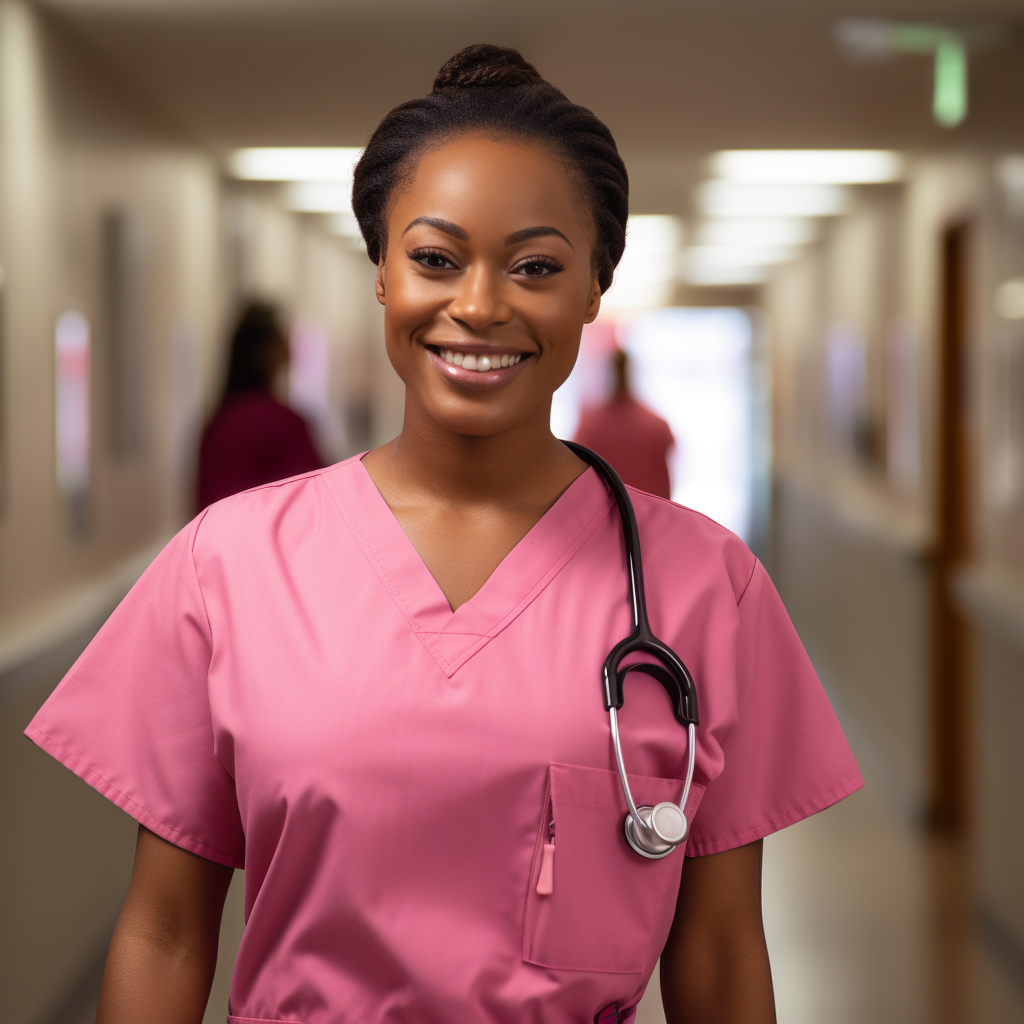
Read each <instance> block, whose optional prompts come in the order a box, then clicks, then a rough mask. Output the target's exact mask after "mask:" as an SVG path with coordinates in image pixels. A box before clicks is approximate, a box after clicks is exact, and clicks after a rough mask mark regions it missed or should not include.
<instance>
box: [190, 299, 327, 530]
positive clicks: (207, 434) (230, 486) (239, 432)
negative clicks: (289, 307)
mask: <svg viewBox="0 0 1024 1024" xmlns="http://www.w3.org/2000/svg"><path fill="white" fill-rule="evenodd" d="M287 365H288V341H287V339H286V337H285V334H284V331H283V330H282V329H281V323H280V320H279V319H278V316H277V311H276V310H275V309H274V307H273V306H271V305H270V304H269V303H264V302H250V303H249V304H248V305H247V306H246V307H245V308H244V309H243V311H242V315H241V317H240V318H239V321H238V325H237V326H236V327H235V332H234V334H233V336H232V339H231V361H230V364H229V366H228V379H227V384H226V386H225V388H224V398H223V400H222V401H221V404H220V408H219V409H218V410H217V412H216V413H215V414H214V417H213V419H212V420H210V423H209V424H208V425H207V427H206V430H204V431H203V439H202V441H201V442H200V446H199V474H198V476H199V479H198V486H197V495H196V508H197V510H198V511H202V510H203V509H204V508H206V507H207V506H208V505H212V504H213V503H214V502H215V501H220V499H221V498H226V497H227V496H228V495H229V494H237V493H238V492H239V491H244V490H247V489H248V488H250V487H258V486H259V485H260V484H266V483H270V482H271V481H273V480H281V479H284V478H285V477H289V476H295V475H296V474H298V473H306V472H309V471H310V470H314V469H320V468H321V467H322V466H323V462H322V460H321V458H320V455H319V453H318V452H317V450H316V446H315V445H314V444H313V439H312V438H311V437H310V435H309V428H308V427H307V426H306V421H305V420H304V419H303V418H302V417H301V416H300V415H299V414H298V413H296V412H294V411H293V410H291V409H289V408H288V406H286V405H282V403H281V402H279V401H278V400H277V399H276V398H275V397H274V393H273V383H274V378H275V377H276V376H277V374H278V373H279V372H280V371H281V370H282V369H283V368H284V367H285V366H287Z"/></svg>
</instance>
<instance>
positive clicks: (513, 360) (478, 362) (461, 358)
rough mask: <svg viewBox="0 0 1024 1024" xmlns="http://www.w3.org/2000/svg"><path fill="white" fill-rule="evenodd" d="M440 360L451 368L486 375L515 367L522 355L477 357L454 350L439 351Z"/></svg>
mask: <svg viewBox="0 0 1024 1024" xmlns="http://www.w3.org/2000/svg"><path fill="white" fill-rule="evenodd" d="M441 358H442V359H444V361H445V362H446V363H449V364H451V365H452V366H461V367H462V368H463V369H465V370H476V372H477V373H486V372H487V371H488V370H497V369H498V368H499V367H501V366H515V365H517V364H518V363H519V362H521V361H522V358H523V354H522V353H521V352H520V353H518V354H516V355H510V354H509V353H508V352H505V353H503V354H502V355H500V356H499V355H492V356H482V355H481V356H478V355H477V354H476V353H475V352H457V351H455V350H454V349H450V348H446V349H441Z"/></svg>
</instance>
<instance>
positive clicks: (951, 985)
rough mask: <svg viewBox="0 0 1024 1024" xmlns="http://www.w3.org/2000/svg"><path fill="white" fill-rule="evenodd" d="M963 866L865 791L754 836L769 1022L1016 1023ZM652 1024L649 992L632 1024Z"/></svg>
mask: <svg viewBox="0 0 1024 1024" xmlns="http://www.w3.org/2000/svg"><path fill="white" fill-rule="evenodd" d="M966 878H967V873H966V871H965V867H964V858H963V856H962V855H961V854H960V853H959V851H957V850H956V849H954V848H950V847H949V846H948V845H943V844H941V843H937V842H933V841H928V840H926V839H924V838H923V837H922V836H920V835H919V834H917V833H915V832H914V831H913V830H912V829H910V828H909V827H908V826H907V825H906V824H905V823H904V821H903V819H902V818H901V817H900V816H899V815H898V814H897V813H895V812H894V811H893V810H892V809H891V808H890V806H889V804H888V802H887V800H886V798H885V795H884V793H883V792H881V789H880V787H879V786H873V785H871V784H870V781H869V785H868V786H867V787H866V788H865V789H864V790H862V791H861V792H859V793H856V794H854V796H852V797H850V798H849V799H847V800H845V801H843V803H841V804H839V805H838V806H836V807H834V808H832V809H830V810H828V811H825V812H823V813H822V814H819V815H816V816H815V817H813V818H810V819H808V820H807V821H803V822H800V823H799V824H797V825H794V826H792V827H791V828H788V829H786V830H785V831H783V832H780V833H778V834H777V835H775V836H771V837H769V838H768V839H766V840H765V868H764V919H765V929H766V932H767V935H768V947H769V950H770V952H771V957H772V971H773V975H774V978H775V996H776V1003H777V1006H778V1016H779V1021H780V1022H781V1024H1024V978H1019V977H1018V978H1014V977H1013V976H1012V974H1011V973H1010V971H1009V970H1008V969H1006V968H1004V967H1002V966H1000V965H999V964H998V963H997V962H996V959H995V957H994V955H993V953H992V951H991V950H990V949H989V948H988V947H987V946H986V944H985V943H983V942H982V940H981V939H980V937H979V934H978V931H977V929H976V927H975V926H974V923H973V917H972V913H971V904H970V900H969V896H968V893H967V891H966V887H965V880H966ZM659 1022H664V1016H663V1015H662V1013H661V1009H660V1001H659V999H658V994H657V991H656V986H655V985H654V984H653V983H652V985H651V987H650V988H649V989H648V992H647V995H646V996H645V997H644V1001H643V1003H642V1004H641V1008H640V1012H639V1013H638V1015H637V1024H659Z"/></svg>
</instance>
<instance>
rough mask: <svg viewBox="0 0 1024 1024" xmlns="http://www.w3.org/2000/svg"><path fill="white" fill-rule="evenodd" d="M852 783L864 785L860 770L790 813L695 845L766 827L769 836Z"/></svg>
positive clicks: (727, 839) (720, 841)
mask: <svg viewBox="0 0 1024 1024" xmlns="http://www.w3.org/2000/svg"><path fill="white" fill-rule="evenodd" d="M851 782H860V784H861V786H863V785H864V778H863V776H862V775H861V773H860V771H859V770H858V771H856V772H854V773H853V775H850V776H849V777H848V778H846V779H844V780H843V781H842V782H840V783H839V784H838V785H836V786H833V787H832V788H831V789H829V790H826V791H825V792H824V793H819V794H818V796H816V797H814V798H813V799H811V800H807V801H805V802H804V803H802V804H798V805H797V806H796V807H791V808H790V809H789V810H788V811H783V813H782V814H777V815H775V817H774V818H765V819H764V820H763V821H759V822H758V823H757V824H756V825H751V826H750V827H749V828H744V829H741V830H740V831H739V832H732V833H730V834H729V835H727V836H716V837H715V838H714V839H705V840H699V841H697V842H695V843H694V844H693V845H694V846H695V847H697V848H699V849H704V848H705V847H706V846H715V845H717V844H718V843H727V842H728V841H729V840H730V839H739V838H740V837H741V836H745V835H747V834H748V833H749V832H757V831H759V830H760V829H762V828H765V827H766V826H767V831H766V832H765V833H764V834H763V835H769V834H770V833H771V832H772V831H777V830H776V829H774V828H773V826H775V825H776V824H777V823H778V822H780V821H783V820H784V819H786V818H789V817H790V816H791V815H793V814H800V813H802V812H803V811H805V810H806V809H807V808H808V807H812V806H813V805H814V804H817V803H820V802H821V801H822V800H828V799H829V797H831V796H832V794H833V793H838V792H839V791H840V790H841V789H845V788H846V787H847V786H849V785H850V783H851ZM858 788H860V787H858ZM851 792H853V791H851ZM847 795H849V794H847ZM825 806H826V807H827V806H830V805H829V804H826V805H825ZM824 809H825V808H824V807H822V808H821V810H824ZM799 820H801V819H799V818H794V819H792V820H791V821H790V822H789V823H788V824H790V825H792V824H795V823H796V822H797V821H799ZM783 827H784V826H783ZM762 838H763V836H762Z"/></svg>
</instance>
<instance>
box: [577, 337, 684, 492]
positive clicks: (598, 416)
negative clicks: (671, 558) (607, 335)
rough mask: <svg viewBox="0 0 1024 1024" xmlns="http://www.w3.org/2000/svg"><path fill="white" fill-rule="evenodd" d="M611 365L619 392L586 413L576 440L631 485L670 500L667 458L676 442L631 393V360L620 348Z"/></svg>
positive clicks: (665, 424) (657, 418)
mask: <svg viewBox="0 0 1024 1024" xmlns="http://www.w3.org/2000/svg"><path fill="white" fill-rule="evenodd" d="M612 366H613V368H614V370H615V392H614V393H613V394H612V397H611V398H610V399H609V400H608V401H607V402H605V403H604V404H603V405H599V406H597V407H596V408H593V409H586V410H584V412H583V415H582V416H581V417H580V425H579V429H578V430H577V431H576V438H575V440H576V441H578V442H579V443H580V444H582V445H586V447H587V448H592V449H593V450H594V451H595V452H597V454H598V455H602V456H604V458H606V459H607V460H608V461H609V462H610V463H611V464H612V467H613V468H614V469H615V471H616V472H617V473H618V474H619V476H621V477H622V479H623V480H625V481H626V483H627V484H631V485H632V486H633V487H638V488H639V489H640V490H641V491H647V493H648V494H657V495H658V496H659V497H662V498H668V497H670V496H671V489H672V488H671V484H670V483H669V478H668V453H669V451H670V450H671V448H672V446H673V445H674V444H675V438H673V437H672V431H671V430H670V429H669V425H668V424H667V423H666V422H665V421H664V420H663V419H662V418H661V417H660V416H658V415H657V414H656V413H653V412H651V410H650V409H648V408H647V407H646V406H643V405H641V404H640V403H639V402H638V401H637V400H636V399H635V398H634V397H633V395H632V394H631V393H630V390H629V357H628V356H627V355H626V353H625V352H623V351H622V350H621V349H618V350H616V352H615V354H614V355H613V356H612Z"/></svg>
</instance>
